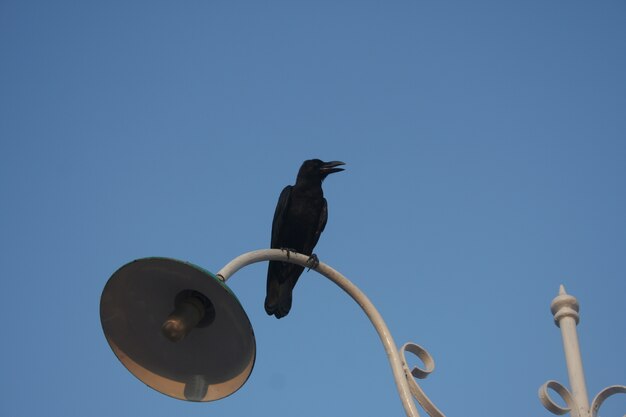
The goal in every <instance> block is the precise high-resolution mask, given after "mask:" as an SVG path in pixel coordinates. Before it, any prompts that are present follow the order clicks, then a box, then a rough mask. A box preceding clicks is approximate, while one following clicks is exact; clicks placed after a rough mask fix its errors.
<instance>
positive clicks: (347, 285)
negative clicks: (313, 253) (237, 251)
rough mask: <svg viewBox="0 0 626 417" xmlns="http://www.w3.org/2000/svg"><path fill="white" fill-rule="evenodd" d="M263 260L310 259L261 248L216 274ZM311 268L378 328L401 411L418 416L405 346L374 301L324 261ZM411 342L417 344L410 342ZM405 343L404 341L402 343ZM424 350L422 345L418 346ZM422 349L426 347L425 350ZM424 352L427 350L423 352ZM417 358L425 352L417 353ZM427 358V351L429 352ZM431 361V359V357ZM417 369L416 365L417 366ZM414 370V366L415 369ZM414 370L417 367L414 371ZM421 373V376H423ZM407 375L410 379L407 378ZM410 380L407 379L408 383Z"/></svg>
mask: <svg viewBox="0 0 626 417" xmlns="http://www.w3.org/2000/svg"><path fill="white" fill-rule="evenodd" d="M262 261H282V262H290V263H293V264H297V265H300V266H304V267H309V266H311V265H310V263H309V257H308V256H307V255H302V254H300V253H296V252H291V251H290V252H289V253H287V252H286V251H284V250H281V249H263V250H257V251H252V252H248V253H245V254H243V255H240V256H238V257H237V258H235V259H233V260H232V261H230V262H229V263H228V264H227V265H226V266H224V267H223V268H222V269H221V270H220V271H219V272H218V273H217V276H218V278H220V279H221V280H223V281H226V280H228V279H229V278H230V277H231V276H232V275H233V274H234V273H235V272H237V271H238V270H240V269H241V268H243V267H244V266H247V265H250V264H253V263H257V262H262ZM311 269H314V270H315V271H317V272H319V273H320V274H322V275H323V276H325V277H326V278H328V279H329V280H331V281H332V282H334V283H335V284H337V285H338V286H339V287H340V288H341V289H342V290H344V291H345V292H346V293H348V295H349V296H350V297H352V299H354V301H356V302H357V304H358V305H359V306H361V308H362V309H363V311H364V312H365V314H366V315H367V317H368V318H369V319H370V321H371V322H372V324H373V325H374V328H375V329H376V332H378V336H379V337H380V340H381V342H382V343H383V346H384V348H385V352H387V358H388V359H389V364H390V365H391V369H392V371H393V377H394V379H395V382H396V387H397V388H398V393H399V395H400V400H401V401H402V405H403V406H404V411H405V412H406V415H407V416H408V417H419V413H418V412H417V408H416V407H415V403H414V402H413V399H412V398H411V395H412V391H416V389H415V387H416V386H417V384H416V383H415V381H414V380H413V378H412V377H411V376H410V375H411V371H409V370H408V367H407V365H406V361H405V359H404V350H405V348H404V347H403V350H402V354H403V355H402V358H401V357H400V353H399V351H398V348H397V346H396V344H395V342H394V340H393V337H392V336H391V333H390V332H389V328H388V327H387V325H386V324H385V321H384V320H383V318H382V316H381V315H380V313H379V312H378V310H376V307H374V304H372V302H371V301H370V300H369V298H367V296H366V295H365V294H364V293H363V292H362V291H361V290H360V289H359V288H358V287H357V286H356V285H354V284H353V283H352V282H350V281H349V280H348V279H347V278H346V277H344V276H343V275H342V274H340V273H339V272H337V271H335V270H334V269H333V268H331V267H330V266H328V265H326V264H324V263H323V262H319V264H318V265H317V266H316V267H315V268H311ZM410 345H411V346H417V345H413V344H410ZM405 346H406V345H405ZM419 349H421V350H423V349H422V348H419ZM407 350H410V351H411V352H412V353H416V354H417V349H414V348H412V347H411V348H410V349H407ZM424 352H425V351H424ZM426 355H427V353H426ZM418 356H420V358H423V357H425V356H423V355H418ZM428 357H429V358H430V355H428ZM431 361H432V359H431ZM427 367H428V368H429V369H430V370H429V372H430V371H431V370H432V368H433V367H434V362H433V363H432V366H431V365H430V364H427ZM417 369H419V368H417ZM414 371H415V369H414ZM416 372H417V371H416ZM422 377H423V376H422ZM409 378H410V379H409ZM409 380H410V383H409ZM419 392H420V394H421V395H419V396H418V395H416V398H417V399H418V401H419V402H420V404H421V405H422V406H423V407H424V409H425V410H426V412H427V413H428V414H430V415H433V416H434V415H436V416H442V417H445V416H443V414H442V413H441V412H439V410H437V408H436V407H435V406H434V405H433V404H432V403H431V402H430V400H429V399H428V397H426V395H425V394H423V392H421V390H419ZM430 410H437V412H439V414H431V411H430Z"/></svg>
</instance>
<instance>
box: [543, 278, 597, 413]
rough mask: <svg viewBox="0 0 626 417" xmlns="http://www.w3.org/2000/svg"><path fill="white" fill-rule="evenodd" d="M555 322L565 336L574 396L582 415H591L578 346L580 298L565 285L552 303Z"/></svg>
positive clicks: (568, 370)
mask: <svg viewBox="0 0 626 417" xmlns="http://www.w3.org/2000/svg"><path fill="white" fill-rule="evenodd" d="M550 309H551V310H552V314H554V322H555V324H556V325H557V326H559V327H560V328H561V335H562V337H563V349H564V350H565V361H566V362H567V374H568V376H569V383H570V387H571V389H572V397H573V398H574V402H575V403H576V406H577V408H578V412H579V414H580V415H581V416H585V417H586V416H589V397H588V395H587V386H586V384H585V373H584V371H583V363H582V359H581V355H580V347H579V346H578V333H577V331H576V325H577V324H578V320H579V316H578V310H579V306H578V300H577V299H576V297H574V296H572V295H569V294H567V293H566V292H565V288H564V287H563V285H561V287H560V288H559V295H558V296H557V297H556V298H554V300H552V304H550Z"/></svg>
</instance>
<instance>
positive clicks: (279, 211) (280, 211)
mask: <svg viewBox="0 0 626 417" xmlns="http://www.w3.org/2000/svg"><path fill="white" fill-rule="evenodd" d="M292 188H293V186H291V185H288V186H286V187H285V188H283V191H282V192H281V193H280V197H278V204H276V211H275V212H274V220H273V221H272V243H271V247H272V248H278V247H279V245H280V244H279V243H278V234H279V232H280V228H281V226H282V223H283V220H284V218H285V211H286V210H287V207H288V206H289V198H290V196H291V189H292Z"/></svg>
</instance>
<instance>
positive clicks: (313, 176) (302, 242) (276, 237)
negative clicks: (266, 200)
mask: <svg viewBox="0 0 626 417" xmlns="http://www.w3.org/2000/svg"><path fill="white" fill-rule="evenodd" d="M340 165H345V163H343V162H341V161H332V162H324V161H320V160H319V159H310V160H308V161H304V163H303V164H302V166H301V167H300V170H299V171H298V177H297V178H296V184H295V185H288V186H286V187H285V188H284V189H283V191H282V192H281V193H280V197H279V198H278V204H277V205H276V211H275V212H274V220H273V222H272V242H271V247H272V248H273V249H285V250H287V254H289V251H292V252H299V253H302V254H304V255H309V256H310V260H311V261H312V263H313V264H315V263H316V262H317V256H315V255H314V254H313V248H314V247H315V245H316V244H317V241H318V240H319V238H320V234H321V233H322V232H323V231H324V227H325V226H326V220H327V219H328V208H327V204H326V199H325V198H324V192H323V191H322V181H324V179H325V178H326V177H327V176H328V175H329V174H332V173H334V172H339V171H343V170H344V169H343V168H338V167H339V166H340ZM303 270H304V267H302V266H300V265H295V264H291V263H288V262H280V261H270V263H269V266H268V268H267V296H266V297H265V311H266V312H267V314H269V315H270V316H271V315H274V316H276V318H277V319H279V318H281V317H284V316H286V315H287V313H289V310H290V309H291V292H292V291H293V287H294V286H295V285H296V282H297V281H298V278H299V277H300V274H302V271H303Z"/></svg>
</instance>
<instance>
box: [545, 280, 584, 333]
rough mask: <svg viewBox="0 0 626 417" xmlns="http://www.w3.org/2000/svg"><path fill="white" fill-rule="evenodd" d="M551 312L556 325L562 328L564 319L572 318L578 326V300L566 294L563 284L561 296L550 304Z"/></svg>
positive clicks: (560, 291)
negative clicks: (561, 323) (561, 322)
mask: <svg viewBox="0 0 626 417" xmlns="http://www.w3.org/2000/svg"><path fill="white" fill-rule="evenodd" d="M550 310H552V314H553V315H554V323H555V324H556V325H557V326H559V327H560V324H559V322H560V321H561V319H562V318H563V317H572V318H573V319H574V320H575V321H576V324H578V321H579V317H578V310H579V307H578V300H577V299H576V297H574V296H573V295H569V294H568V293H567V292H565V287H564V286H563V284H561V286H560V287H559V295H557V296H556V297H555V298H554V300H552V304H550Z"/></svg>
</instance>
